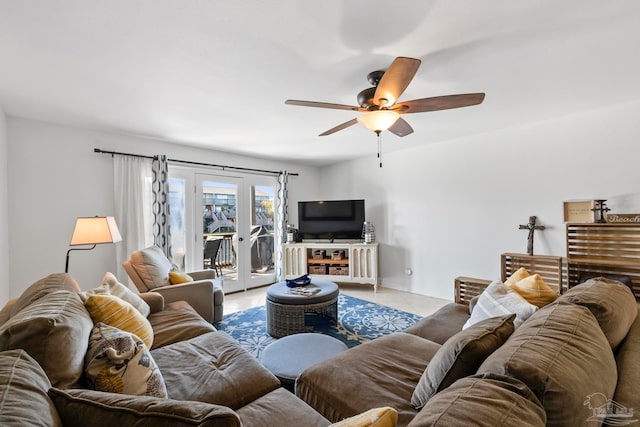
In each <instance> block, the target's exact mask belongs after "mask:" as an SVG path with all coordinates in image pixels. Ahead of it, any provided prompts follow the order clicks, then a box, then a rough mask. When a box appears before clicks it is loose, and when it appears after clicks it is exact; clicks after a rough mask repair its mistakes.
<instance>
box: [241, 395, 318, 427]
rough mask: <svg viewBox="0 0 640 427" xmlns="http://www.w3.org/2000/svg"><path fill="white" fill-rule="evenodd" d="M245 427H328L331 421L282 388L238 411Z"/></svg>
mask: <svg viewBox="0 0 640 427" xmlns="http://www.w3.org/2000/svg"><path fill="white" fill-rule="evenodd" d="M236 413H237V414H238V416H239V417H240V420H241V421H242V425H243V426H247V427H251V426H265V427H267V426H269V427H270V426H278V427H279V426H282V427H285V426H287V427H288V426H296V427H298V426H300V427H302V426H304V427H327V426H328V425H329V421H327V419H326V418H324V417H323V416H322V415H320V414H319V413H318V412H316V411H315V410H314V409H313V408H312V407H311V406H309V405H307V404H306V403H305V402H303V401H302V400H300V399H299V398H298V397H296V395H295V394H293V393H290V392H288V391H287V390H286V389H285V388H283V387H280V388H278V389H275V390H273V391H271V392H269V393H267V394H265V395H264V396H261V397H259V398H257V399H256V400H254V401H253V402H251V403H249V404H247V405H245V406H243V407H242V408H240V409H238V410H236Z"/></svg>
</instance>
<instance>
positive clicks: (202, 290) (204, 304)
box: [152, 280, 214, 323]
mask: <svg viewBox="0 0 640 427" xmlns="http://www.w3.org/2000/svg"><path fill="white" fill-rule="evenodd" d="M213 291H214V284H213V280H197V281H195V282H188V283H181V284H178V285H169V286H161V287H159V288H155V289H153V291H152V292H157V293H159V294H160V295H162V296H163V297H164V301H165V303H170V302H174V301H186V302H188V303H189V305H191V307H193V308H194V309H195V310H196V311H197V312H198V314H199V315H200V316H202V318H203V319H204V320H206V321H207V322H209V323H212V322H213V319H214V318H213Z"/></svg>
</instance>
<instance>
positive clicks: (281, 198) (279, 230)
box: [275, 171, 289, 281]
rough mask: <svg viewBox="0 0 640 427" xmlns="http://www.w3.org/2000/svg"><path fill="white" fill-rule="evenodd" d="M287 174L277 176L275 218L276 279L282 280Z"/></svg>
mask: <svg viewBox="0 0 640 427" xmlns="http://www.w3.org/2000/svg"><path fill="white" fill-rule="evenodd" d="M288 182H289V172H287V171H282V172H280V174H279V175H278V194H277V195H276V197H277V204H278V215H277V216H276V221H277V222H276V248H275V249H276V279H277V280H279V281H282V280H284V265H283V259H282V258H283V251H282V245H283V244H284V243H286V242H287V223H288V222H289V207H288V199H289V190H288V189H287V185H288Z"/></svg>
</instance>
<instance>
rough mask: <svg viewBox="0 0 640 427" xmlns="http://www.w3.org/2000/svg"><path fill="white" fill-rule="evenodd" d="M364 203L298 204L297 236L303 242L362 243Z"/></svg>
mask: <svg viewBox="0 0 640 427" xmlns="http://www.w3.org/2000/svg"><path fill="white" fill-rule="evenodd" d="M363 223H364V200H317V201H309V202H298V233H299V237H300V238H302V239H303V240H335V239H339V240H359V239H362V224H363Z"/></svg>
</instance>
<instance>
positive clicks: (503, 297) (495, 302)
mask: <svg viewBox="0 0 640 427" xmlns="http://www.w3.org/2000/svg"><path fill="white" fill-rule="evenodd" d="M537 309H538V307H536V306H535V305H532V304H529V303H528V302H527V300H526V299H524V298H522V297H521V296H520V294H518V293H517V292H516V291H514V290H512V289H510V288H509V287H507V286H505V285H503V284H502V282H500V281H499V280H497V281H495V282H493V283H491V284H490V285H489V286H487V288H486V289H485V290H484V291H482V293H481V294H480V297H479V298H478V302H477V303H476V305H475V307H474V308H473V311H472V312H471V317H469V320H467V322H466V323H465V324H464V326H463V327H462V329H466V328H468V327H469V326H471V325H473V324H474V323H478V322H479V321H481V320H484V319H488V318H489V317H496V316H504V315H505V314H511V313H515V314H516V319H515V320H514V322H513V325H514V326H515V327H516V329H517V328H518V326H520V325H521V324H522V322H524V321H525V320H527V319H528V318H529V317H530V316H531V315H532V314H533V313H535V311H536V310H537Z"/></svg>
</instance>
